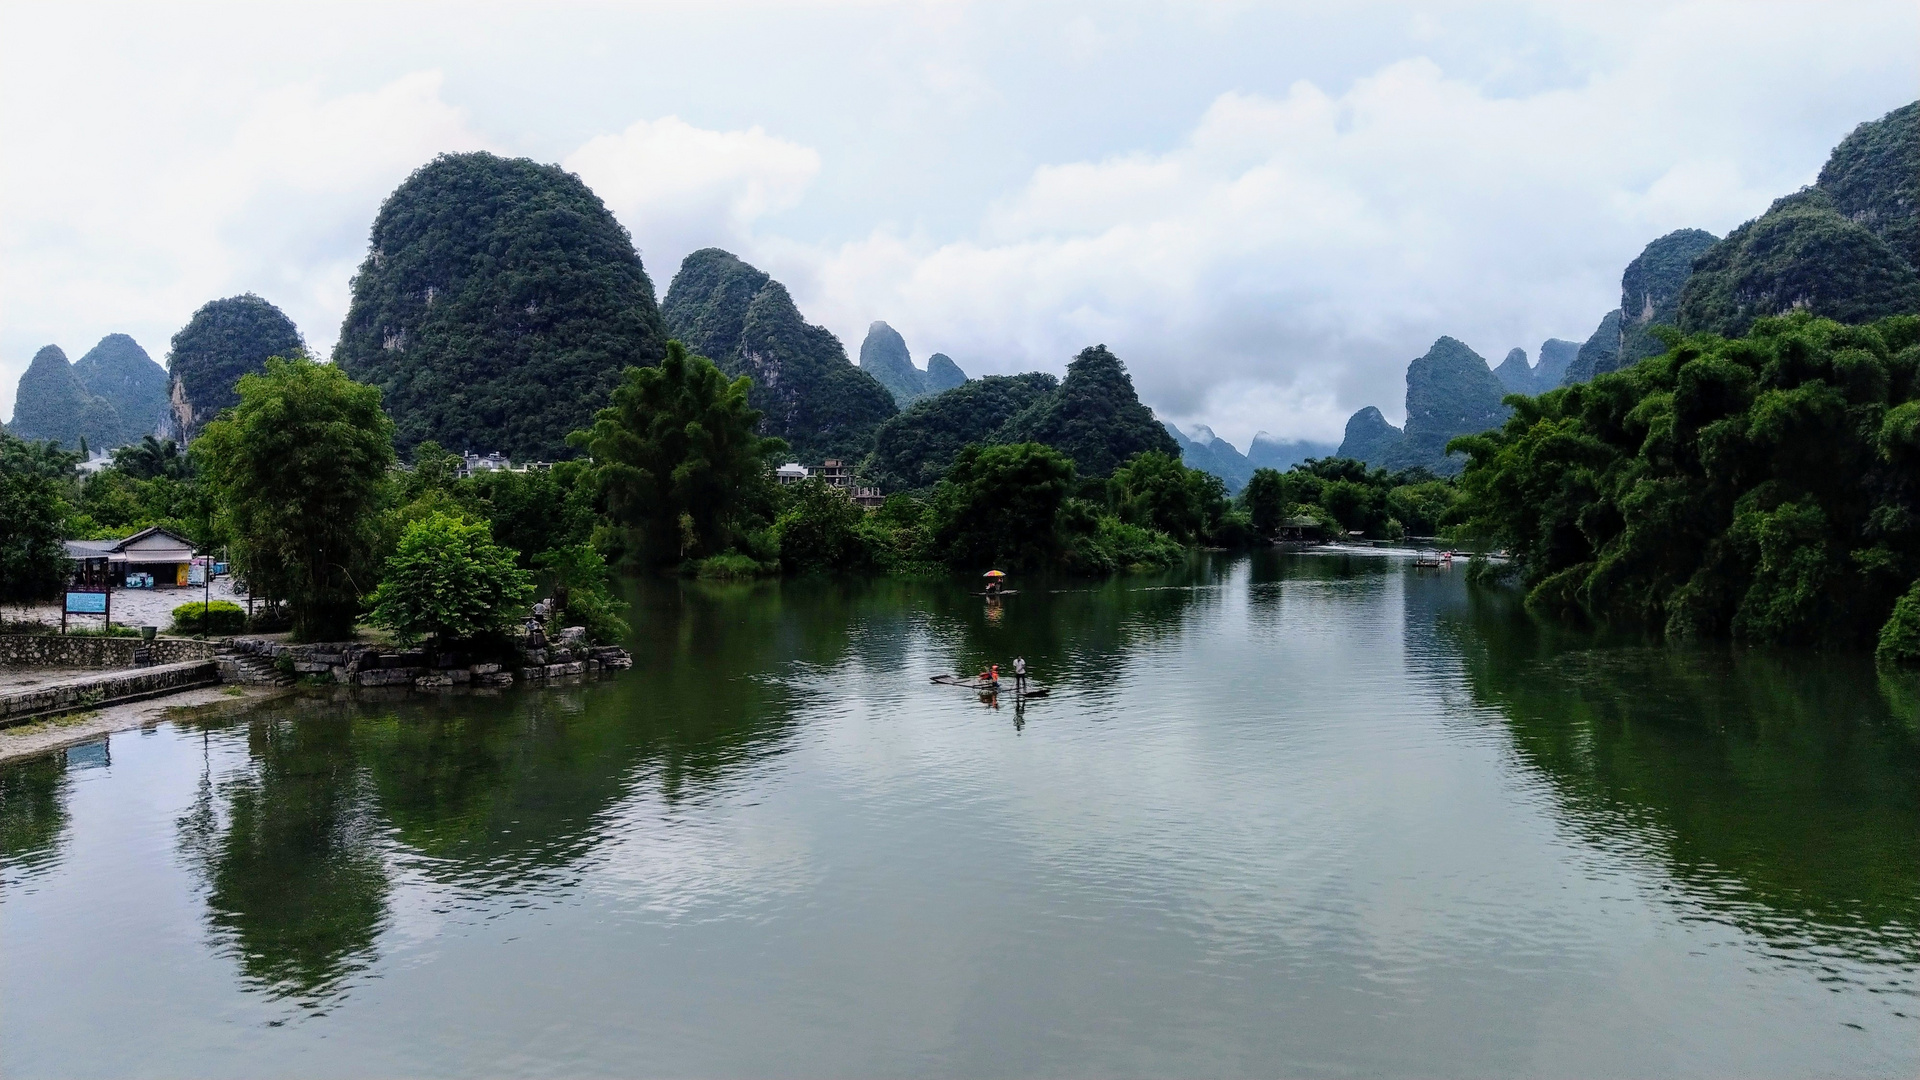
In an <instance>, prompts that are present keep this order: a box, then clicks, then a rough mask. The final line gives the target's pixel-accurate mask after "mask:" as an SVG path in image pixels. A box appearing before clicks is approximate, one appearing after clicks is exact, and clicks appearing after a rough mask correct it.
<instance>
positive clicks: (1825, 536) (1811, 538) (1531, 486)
mask: <svg viewBox="0 0 1920 1080" xmlns="http://www.w3.org/2000/svg"><path fill="white" fill-rule="evenodd" d="M1508 400H1509V403H1511V404H1512V405H1513V407H1514V414H1513V416H1512V418H1511V419H1509V420H1508V421H1507V423H1506V424H1505V425H1504V426H1503V427H1501V428H1500V429H1498V430H1495V431H1491V432H1488V433H1486V434H1483V435H1474V436H1465V437H1462V438H1459V439H1456V440H1454V442H1453V444H1452V447H1453V448H1454V449H1458V450H1461V451H1464V452H1466V453H1467V454H1468V455H1469V456H1470V462H1469V464H1468V466H1467V468H1466V471H1465V472H1464V474H1463V475H1462V477H1461V481H1460V484H1461V492H1462V498H1463V499H1464V510H1463V514H1462V516H1463V517H1464V519H1465V521H1466V523H1467V526H1468V528H1469V529H1471V530H1473V531H1474V532H1475V533H1477V534H1478V535H1481V536H1483V537H1485V538H1488V539H1489V540H1491V541H1492V542H1494V543H1497V544H1499V545H1502V546H1505V547H1507V548H1508V549H1509V550H1511V551H1512V553H1513V555H1514V557H1515V559H1516V561H1517V566H1518V568H1519V573H1520V575H1521V578H1522V580H1523V582H1524V583H1525V585H1526V587H1527V589H1528V593H1527V604H1528V607H1529V608H1530V609H1532V610H1534V611H1536V612H1541V613H1545V614H1551V615H1556V616H1574V617H1578V618H1582V619H1587V620H1592V621H1594V622H1599V623H1606V624H1615V625H1635V626H1644V627H1648V628H1651V629H1653V630H1655V631H1657V632H1659V633H1661V634H1663V635H1664V636H1665V637H1667V638H1668V639H1675V640H1678V639H1689V638H1703V637H1719V636H1725V637H1730V638H1732V639H1734V640H1737V641H1746V642H1752V643H1757V644H1779V645H1804V646H1815V647H1847V646H1860V645H1877V646H1878V648H1879V652H1880V655H1881V656H1882V657H1883V658H1884V659H1886V660H1889V661H1893V662H1907V663H1911V662H1916V661H1920V582H1916V578H1920V317H1914V316H1901V317H1896V318H1890V319H1885V320H1882V321H1880V322H1876V323H1872V324H1869V325H1864V326H1846V325H1842V324H1840V323H1838V322H1834V321H1831V320H1827V319H1821V318H1814V317H1812V316H1809V315H1805V314H1799V315H1788V316H1783V317H1777V318H1763V319H1760V320H1758V321H1757V322H1755V323H1754V324H1753V327H1752V329H1751V331H1750V332H1748V333H1747V334H1746V335H1745V336H1744V337H1737V338H1722V337H1717V336H1714V335H1710V334H1696V335H1692V336H1688V337H1684V338H1683V337H1680V336H1678V335H1677V334H1676V335H1672V336H1671V337H1670V338H1669V348H1668V351H1667V352H1665V353H1663V354H1662V355H1659V356H1656V357H1652V358H1650V359H1647V360H1643V361H1641V362H1640V363H1639V364H1637V365H1635V366H1634V367H1631V368H1628V369H1626V370H1624V371H1620V372H1617V373H1614V374H1611V375H1605V376H1602V377H1600V378H1597V379H1595V380H1594V381H1593V382H1591V383H1586V384H1581V385H1576V386H1569V387H1565V388H1562V389H1559V390H1555V391H1552V392H1550V393H1547V394H1543V395H1541V396H1539V397H1537V398H1526V397H1520V396H1515V397H1512V398H1509V399H1508Z"/></svg>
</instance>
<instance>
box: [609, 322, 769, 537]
mask: <svg viewBox="0 0 1920 1080" xmlns="http://www.w3.org/2000/svg"><path fill="white" fill-rule="evenodd" d="M751 384H752V380H750V379H748V378H746V377H745V376H742V377H740V378H737V379H733V380H732V381H728V379H727V378H726V377H725V376H724V375H722V374H721V373H720V370H719V369H718V368H716V367H714V366H713V362H712V361H710V360H708V359H707V358H706V357H703V356H693V355H690V354H688V352H687V350H686V347H685V346H683V345H681V344H680V343H679V342H677V341H675V342H668V344H667V356H666V359H664V360H662V361H661V362H660V366H659V367H651V368H628V369H627V372H626V375H625V377H624V378H623V379H622V381H621V383H620V385H619V386H618V387H616V388H615V389H614V391H613V404H612V405H611V406H609V407H608V408H605V409H602V410H600V413H599V415H598V416H596V417H595V418H594V422H593V427H592V429H591V430H588V431H584V432H577V433H575V435H574V436H573V439H574V442H575V444H576V445H582V446H585V447H586V448H587V450H588V452H589V453H590V454H592V457H593V469H594V478H595V483H596V484H597V486H598V489H599V492H600V494H601V497H602V498H603V500H604V502H605V507H606V512H607V516H608V518H609V519H610V520H611V522H612V523H613V525H614V526H615V527H616V528H618V529H620V530H622V531H623V534H624V540H625V542H626V548H627V550H628V551H630V552H631V553H633V555H634V556H635V557H636V559H637V560H638V561H640V562H643V563H648V564H652V565H664V564H668V563H674V562H678V561H681V560H683V559H690V558H692V559H697V558H701V557H703V556H707V555H714V554H719V553H721V552H723V551H725V550H727V548H728V547H729V546H730V545H731V544H733V543H734V542H735V541H736V540H737V539H738V538H739V537H740V536H741V535H742V534H743V533H744V532H745V531H746V530H747V529H748V528H749V527H750V526H751V525H752V524H753V522H754V521H756V520H758V518H757V517H756V514H757V513H758V512H759V511H761V510H762V509H763V508H764V506H765V503H766V501H767V499H768V497H769V493H770V490H769V489H770V486H771V480H770V477H769V473H768V468H767V466H768V462H769V460H770V459H771V458H773V457H774V456H776V455H778V454H779V453H781V452H782V451H784V450H785V449H786V444H785V443H783V442H781V441H780V440H779V439H767V438H762V437H760V436H759V435H756V434H755V433H754V432H755V429H756V428H757V427H758V426H759V423H760V413H759V412H758V411H757V410H755V409H754V408H752V407H751V406H749V405H748V404H747V395H748V391H749V390H750V388H751Z"/></svg>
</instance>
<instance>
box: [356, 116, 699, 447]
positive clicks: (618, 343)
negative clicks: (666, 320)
mask: <svg viewBox="0 0 1920 1080" xmlns="http://www.w3.org/2000/svg"><path fill="white" fill-rule="evenodd" d="M663 352H664V335H663V334H662V332H661V324H660V315H659V310H658V308H657V306H656V304H655V301H654V293H653V283H652V281H651V280H649V279H648V277H647V274H646V271H645V269H644V268H643V267H642V266H641V264H640V256H639V255H638V253H636V252H635V251H634V248H633V242H632V240H631V238H630V237H629V236H628V235H627V231H626V230H625V229H624V228H622V227H621V225H620V223H619V222H617V221H615V220H614V218H613V215H612V214H611V213H609V212H608V210H607V208H606V206H605V205H603V204H602V203H601V201H600V199H599V198H598V197H597V196H595V195H594V194H593V192H592V191H591V190H589V189H588V188H587V186H586V185H585V184H584V183H582V182H581V181H580V178H579V177H577V176H574V175H573V174H571V173H568V172H566V171H564V170H562V169H560V168H558V167H557V166H553V165H539V164H536V163H534V162H532V161H528V160H526V159H524V158H516V159H511V160H509V159H505V158H499V157H495V156H494V155H492V154H486V153H472V154H445V155H442V156H440V157H438V158H435V159H434V160H433V161H432V162H430V163H429V164H427V165H425V166H423V167H421V168H420V169H419V170H417V171H415V172H414V174H413V175H412V176H410V177H408V178H407V179H406V181H405V182H403V183H402V184H401V185H400V186H399V187H398V188H396V189H395V190H394V192H393V194H392V195H390V196H388V197H387V200H386V202H385V203H383V204H382V205H381V207H380V213H379V215H378V216H377V217H375V219H374V222H373V233H372V239H371V243H370V248H369V251H368V253H367V258H366V260H365V261H364V262H362V263H361V264H360V269H359V272H358V273H357V274H355V276H354V279H353V302H352V306H351V307H350V308H349V309H348V311H347V317H346V321H345V322H344V323H343V324H342V326H341V329H340V340H339V343H338V344H337V345H335V346H334V352H333V358H334V361H335V362H336V363H338V364H340V365H341V367H342V368H343V369H345V370H346V371H347V373H348V374H350V375H351V376H353V377H354V378H355V379H358V380H360V381H362V382H367V383H371V384H373V385H375V386H378V387H380V389H381V392H382V394H383V395H384V399H385V401H386V404H387V409H388V410H389V412H391V414H392V416H393V420H394V424H395V430H396V433H397V438H398V441H399V443H400V445H401V446H402V447H411V446H413V445H414V444H415V443H418V442H421V441H422V440H426V439H433V440H435V441H437V442H439V443H441V444H442V445H445V446H450V447H454V448H456V449H463V450H476V451H481V452H486V451H493V450H499V451H504V452H506V453H507V454H509V455H511V456H512V457H515V458H518V459H527V458H534V459H545V460H552V459H555V458H559V457H563V456H565V455H566V453H567V448H566V439H567V435H568V434H569V433H570V432H572V431H573V430H575V429H576V428H579V427H582V426H584V425H585V424H587V423H588V422H589V421H590V420H591V418H592V416H593V414H594V410H595V409H596V408H597V407H599V406H600V405H601V404H603V403H604V402H605V401H606V396H607V394H608V392H609V391H611V390H612V389H613V387H614V385H615V384H616V383H617V382H618V381H619V379H620V372H621V370H622V369H624V368H626V367H627V366H629V365H634V364H652V363H655V362H657V361H658V360H659V358H660V357H661V355H662V354H663Z"/></svg>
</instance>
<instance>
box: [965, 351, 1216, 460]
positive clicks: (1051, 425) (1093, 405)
mask: <svg viewBox="0 0 1920 1080" xmlns="http://www.w3.org/2000/svg"><path fill="white" fill-rule="evenodd" d="M993 441H994V442H996V443H1005V444H1011V443H1022V442H1037V443H1045V444H1046V445H1048V446H1051V447H1053V448H1055V449H1056V450H1059V451H1061V452H1062V453H1064V454H1066V455H1067V457H1069V458H1071V459H1072V460H1073V464H1074V467H1075V468H1076V469H1078V470H1079V472H1080V475H1082V476H1101V477H1103V476H1107V475H1109V474H1110V473H1112V472H1113V470H1114V469H1116V468H1118V467H1119V466H1120V464H1121V463H1122V462H1124V461H1126V460H1127V459H1129V458H1131V457H1133V455H1135V454H1138V453H1141V452H1142V451H1146V450H1157V451H1159V452H1160V453H1163V454H1166V455H1167V456H1169V457H1179V456H1180V447H1179V444H1177V443H1175V442H1174V441H1173V436H1171V435H1168V434H1167V429H1166V428H1163V427H1161V426H1160V423H1159V421H1157V420H1155V419H1154V418H1153V410H1152V409H1149V408H1147V407H1146V406H1145V405H1142V404H1141V403H1140V398H1139V395H1137V394H1135V393H1134V390H1133V379H1132V378H1131V377H1130V376H1128V374H1127V369H1126V367H1125V366H1123V365H1122V364H1121V363H1120V358H1119V357H1117V356H1115V355H1113V354H1112V353H1111V352H1108V351H1107V347H1106V346H1105V345H1093V346H1090V347H1088V348H1085V349H1082V350H1080V355H1078V356H1076V357H1074V358H1073V360H1072V362H1070V363H1069V364H1067V377H1066V379H1064V380H1063V381H1062V382H1061V383H1060V385H1059V387H1058V388H1057V389H1055V390H1054V391H1053V392H1052V393H1051V394H1048V395H1046V396H1044V397H1042V398H1040V399H1039V400H1037V401H1035V402H1033V403H1032V404H1031V405H1028V406H1027V407H1026V408H1024V409H1022V410H1021V411H1020V412H1018V413H1016V414H1014V416H1013V417H1012V418H1011V419H1009V420H1008V421H1007V422H1006V423H1005V424H1004V425H1002V427H1001V428H1000V429H999V431H997V432H995V434H994V436H993Z"/></svg>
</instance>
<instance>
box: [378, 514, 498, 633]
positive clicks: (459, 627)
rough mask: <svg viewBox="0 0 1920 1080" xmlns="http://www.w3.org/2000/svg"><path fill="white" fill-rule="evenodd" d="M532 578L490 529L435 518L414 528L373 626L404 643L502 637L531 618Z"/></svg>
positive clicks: (383, 586) (391, 562) (394, 562)
mask: <svg viewBox="0 0 1920 1080" xmlns="http://www.w3.org/2000/svg"><path fill="white" fill-rule="evenodd" d="M532 596H533V576H532V575H531V574H528V573H527V572H526V571H525V570H522V569H520V568H519V567H518V566H516V565H515V564H514V552H513V549H511V548H505V547H501V546H500V545H498V544H496V543H494V542H493V539H492V537H490V536H489V535H488V533H487V527H486V526H485V525H475V524H469V523H467V522H465V521H463V520H461V519H459V518H457V517H454V516H452V515H450V514H438V513H437V514H434V515H432V516H431V517H428V518H426V519H424V520H421V521H416V522H414V523H413V524H411V525H409V526H407V531H406V533H405V534H404V535H402V536H401V538H400V550H398V551H397V552H395V553H394V555H393V557H392V558H390V559H388V560H387V578H386V580H385V581H383V582H381V583H380V587H379V588H378V589H376V590H374V594H373V622H374V625H376V626H384V627H386V628H387V629H389V630H392V631H393V633H394V636H396V637H398V638H399V639H400V640H401V641H402V642H404V643H408V644H411V643H412V642H414V641H417V640H419V639H420V638H422V637H430V638H433V639H435V640H438V641H442V642H445V641H465V640H470V639H472V638H476V637H480V636H482V635H485V634H488V633H497V632H503V631H505V630H507V629H509V628H510V627H512V626H513V625H514V624H515V623H517V622H518V621H519V620H520V619H521V617H522V616H523V615H524V614H525V611H526V605H527V601H528V600H530V599H531V598H532Z"/></svg>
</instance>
